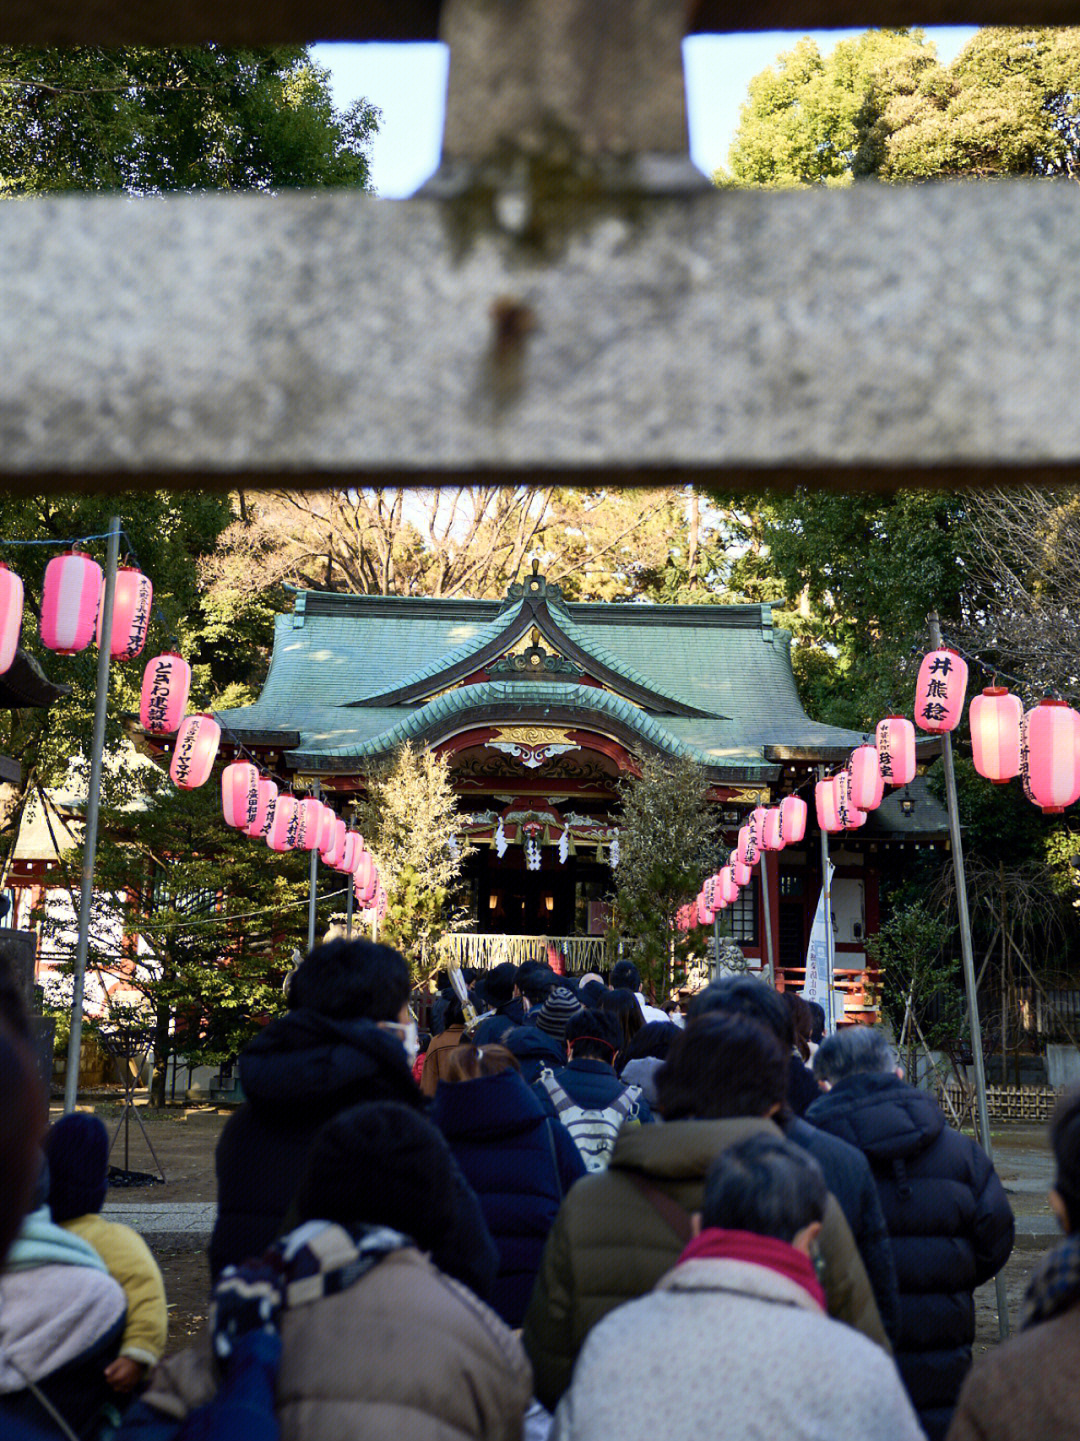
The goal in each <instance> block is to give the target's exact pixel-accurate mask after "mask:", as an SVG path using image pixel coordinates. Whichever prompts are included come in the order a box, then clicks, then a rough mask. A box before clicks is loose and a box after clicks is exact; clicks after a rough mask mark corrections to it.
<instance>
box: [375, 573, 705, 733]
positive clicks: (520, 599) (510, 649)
mask: <svg viewBox="0 0 1080 1441" xmlns="http://www.w3.org/2000/svg"><path fill="white" fill-rule="evenodd" d="M530 631H531V632H532V635H531V641H530V644H529V645H528V646H527V647H526V648H524V649H521V650H520V652H519V653H517V654H515V653H514V652H515V650H517V649H518V648H519V645H520V642H521V640H522V639H523V638H524V637H525V636H526V635H527V634H529V632H530ZM541 639H543V640H545V641H547V642H548V644H549V645H550V646H551V648H552V649H551V651H548V650H545V649H544V647H543V646H542V645H541ZM478 671H483V672H485V673H486V674H487V675H488V676H490V678H491V679H492V680H498V681H513V680H515V679H531V680H536V679H544V680H553V681H559V680H563V681H566V682H569V683H571V684H575V683H577V682H578V681H579V680H580V679H582V678H583V677H588V678H589V679H590V680H592V681H594V682H596V683H597V684H598V685H599V686H602V687H603V688H604V689H605V690H608V691H611V692H612V693H613V694H615V695H617V696H619V697H620V698H621V699H623V700H626V701H629V702H630V703H631V705H634V706H638V707H640V708H641V709H644V710H648V711H651V712H653V713H654V714H657V715H678V716H693V717H699V718H709V719H725V717H723V716H721V715H720V714H719V712H717V711H710V710H703V709H701V708H700V707H699V706H695V705H692V704H691V703H690V702H689V701H686V700H684V699H682V697H680V696H677V695H675V694H674V693H672V692H671V691H668V690H665V689H664V688H662V687H660V686H658V685H656V684H655V682H653V681H651V680H650V679H649V678H648V677H647V676H644V675H641V674H640V673H639V672H637V671H635V670H634V669H633V667H631V666H629V665H627V664H626V663H625V662H624V661H622V660H620V659H619V658H618V657H617V656H615V655H613V654H612V653H611V652H610V651H608V650H606V649H605V648H604V647H602V646H599V645H597V643H596V641H595V640H594V639H593V638H592V637H590V636H588V635H586V633H585V631H584V630H583V629H582V628H581V627H580V626H579V625H577V624H576V622H575V621H574V620H573V619H572V617H571V615H570V612H569V610H568V609H567V606H566V603H565V601H564V600H563V597H562V591H561V590H560V589H559V587H558V586H557V585H554V584H553V583H552V582H550V581H548V580H547V579H546V578H545V577H544V576H542V575H541V574H540V572H539V564H538V562H536V561H533V568H532V573H531V574H530V575H528V576H526V577H525V579H524V580H522V581H515V582H514V584H513V585H512V586H511V587H510V589H509V591H508V592H507V598H506V605H505V607H504V609H503V610H502V611H500V613H499V615H498V616H497V617H496V619H495V620H494V621H492V622H491V623H490V624H489V625H487V626H485V627H484V629H483V632H482V633H481V635H479V636H477V637H475V638H474V639H473V640H471V641H469V642H467V643H466V644H465V645H462V646H460V647H459V648H458V649H456V650H454V651H451V652H450V653H449V654H448V655H443V656H440V657H439V658H438V659H437V660H436V661H433V662H432V663H431V664H429V665H426V666H424V667H423V668H422V669H420V670H417V671H414V672H413V673H412V674H411V675H408V676H405V677H404V678H403V679H402V680H401V681H400V682H399V683H398V684H397V685H395V686H394V687H393V688H392V689H389V690H383V691H380V692H379V693H378V694H376V695H370V696H365V697H364V698H363V699H362V700H357V701H352V702H351V703H350V704H351V705H353V706H357V707H360V706H396V705H415V704H421V703H423V702H424V701H426V700H429V699H430V698H431V697H433V696H438V695H442V694H444V693H445V692H447V691H450V690H453V689H455V688H457V687H459V686H463V685H465V684H467V683H468V682H469V681H470V679H473V678H475V677H476V674H477V672H478Z"/></svg>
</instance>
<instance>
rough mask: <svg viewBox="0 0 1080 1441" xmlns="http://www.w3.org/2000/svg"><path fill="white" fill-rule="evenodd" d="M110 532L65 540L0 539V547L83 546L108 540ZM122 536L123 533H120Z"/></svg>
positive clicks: (76, 536) (105, 531)
mask: <svg viewBox="0 0 1080 1441" xmlns="http://www.w3.org/2000/svg"><path fill="white" fill-rule="evenodd" d="M111 534H112V532H111V531H108V530H103V531H101V532H100V534H98V535H72V536H69V537H68V538H67V539H66V540H62V539H61V540H4V539H3V538H2V537H0V545H52V546H61V547H62V546H72V545H85V544H86V542H87V541H88V540H108V538H109V536H110V535H111ZM121 534H123V532H121Z"/></svg>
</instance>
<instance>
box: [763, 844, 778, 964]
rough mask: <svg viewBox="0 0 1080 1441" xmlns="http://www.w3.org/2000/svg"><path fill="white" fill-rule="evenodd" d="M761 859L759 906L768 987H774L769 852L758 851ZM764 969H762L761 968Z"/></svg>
mask: <svg viewBox="0 0 1080 1441" xmlns="http://www.w3.org/2000/svg"><path fill="white" fill-rule="evenodd" d="M759 855H760V857H761V905H762V909H763V910H764V912H765V949H766V951H767V952H768V956H769V960H768V971H769V985H770V986H775V985H776V966H775V965H774V963H773V938H772V907H771V906H770V905H769V852H768V851H760V852H759ZM762 969H764V967H763V968H762Z"/></svg>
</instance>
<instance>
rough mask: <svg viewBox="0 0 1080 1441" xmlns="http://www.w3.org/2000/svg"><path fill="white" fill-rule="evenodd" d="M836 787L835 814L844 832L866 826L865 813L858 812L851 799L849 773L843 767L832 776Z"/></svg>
mask: <svg viewBox="0 0 1080 1441" xmlns="http://www.w3.org/2000/svg"><path fill="white" fill-rule="evenodd" d="M833 784H834V786H835V787H836V814H837V816H838V817H839V819H840V824H841V825H842V826H843V828H844V830H846V831H855V830H858V829H859V827H860V826H864V825H865V824H866V812H865V811H861V810H859V808H858V806H856V805H855V804H854V802H853V801H852V799H851V772H850V771H849V770H848V769H847V767H846V766H845V767H844V769H843V770H842V771H839V772H838V773H837V774H836V775H835V776H833Z"/></svg>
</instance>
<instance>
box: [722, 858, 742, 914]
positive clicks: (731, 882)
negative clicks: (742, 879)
mask: <svg viewBox="0 0 1080 1441" xmlns="http://www.w3.org/2000/svg"><path fill="white" fill-rule="evenodd" d="M720 899H721V900H722V901H723V902H724V904H725V905H726V906H733V905H734V904H735V902H736V901H737V900H738V899H739V887H738V886H737V885H736V884H735V877H734V875H733V874H732V871H731V867H730V866H722V867H721V869H720Z"/></svg>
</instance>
